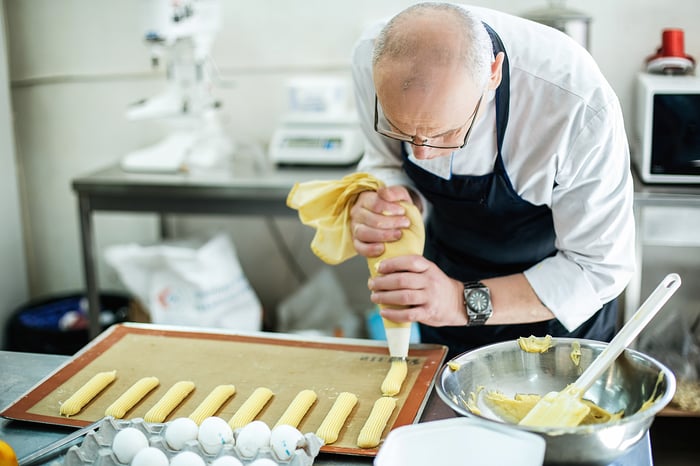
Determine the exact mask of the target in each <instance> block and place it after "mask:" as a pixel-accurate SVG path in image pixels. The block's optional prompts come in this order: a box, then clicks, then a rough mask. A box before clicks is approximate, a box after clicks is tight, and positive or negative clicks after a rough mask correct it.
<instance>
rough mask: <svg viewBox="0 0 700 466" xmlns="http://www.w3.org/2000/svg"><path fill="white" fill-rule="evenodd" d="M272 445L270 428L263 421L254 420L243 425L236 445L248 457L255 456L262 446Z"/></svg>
mask: <svg viewBox="0 0 700 466" xmlns="http://www.w3.org/2000/svg"><path fill="white" fill-rule="evenodd" d="M269 445H270V428H269V427H268V426H267V424H265V423H264V422H262V421H253V422H251V423H250V424H247V425H245V426H243V427H242V428H241V430H240V432H238V437H236V446H237V447H238V451H239V452H241V455H243V456H245V457H246V458H251V457H253V456H255V454H256V453H257V452H258V450H259V449H260V448H262V447H267V446H269Z"/></svg>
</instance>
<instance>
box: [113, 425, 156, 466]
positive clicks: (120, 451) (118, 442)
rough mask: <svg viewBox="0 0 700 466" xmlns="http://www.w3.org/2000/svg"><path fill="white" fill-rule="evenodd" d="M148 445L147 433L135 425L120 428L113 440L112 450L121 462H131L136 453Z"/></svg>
mask: <svg viewBox="0 0 700 466" xmlns="http://www.w3.org/2000/svg"><path fill="white" fill-rule="evenodd" d="M147 447H148V439H147V438H146V434H144V433H143V432H141V431H140V430H138V429H137V428H135V427H127V428H125V429H122V430H120V431H119V432H117V435H115V436H114V440H113V441H112V451H114V454H115V456H116V457H117V459H118V460H119V462H120V463H127V464H128V463H131V460H132V459H134V456H135V455H136V453H138V452H139V451H141V450H143V449H144V448H147Z"/></svg>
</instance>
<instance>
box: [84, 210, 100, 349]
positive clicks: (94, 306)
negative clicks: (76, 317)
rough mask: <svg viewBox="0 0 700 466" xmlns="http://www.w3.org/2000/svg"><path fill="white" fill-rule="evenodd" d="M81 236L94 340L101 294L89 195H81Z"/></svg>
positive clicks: (98, 318)
mask: <svg viewBox="0 0 700 466" xmlns="http://www.w3.org/2000/svg"><path fill="white" fill-rule="evenodd" d="M78 205H79V210H80V238H81V246H82V249H83V269H84V270H83V272H84V274H85V286H86V293H87V299H88V319H89V337H90V339H91V340H92V339H93V338H95V337H96V336H97V335H99V334H100V332H101V330H102V328H101V326H100V294H99V286H98V281H97V266H96V265H95V253H94V251H95V237H94V233H93V225H92V209H91V207H90V201H89V199H88V198H87V197H84V196H79V198H78Z"/></svg>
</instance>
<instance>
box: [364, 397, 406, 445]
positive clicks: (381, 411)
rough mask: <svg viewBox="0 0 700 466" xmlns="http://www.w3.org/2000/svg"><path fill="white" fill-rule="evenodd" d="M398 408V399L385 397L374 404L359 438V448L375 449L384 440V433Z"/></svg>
mask: <svg viewBox="0 0 700 466" xmlns="http://www.w3.org/2000/svg"><path fill="white" fill-rule="evenodd" d="M395 408H396V399H394V398H391V397H388V396H383V397H381V398H379V399H378V400H377V401H375V402H374V406H372V411H371V412H370V413H369V417H368V418H367V421H366V422H365V425H364V426H362V430H360V435H358V436H357V446H358V447H360V448H374V447H376V446H377V445H379V442H380V441H381V440H382V432H384V429H385V428H386V424H387V422H389V418H390V417H391V413H393V412H394V409H395Z"/></svg>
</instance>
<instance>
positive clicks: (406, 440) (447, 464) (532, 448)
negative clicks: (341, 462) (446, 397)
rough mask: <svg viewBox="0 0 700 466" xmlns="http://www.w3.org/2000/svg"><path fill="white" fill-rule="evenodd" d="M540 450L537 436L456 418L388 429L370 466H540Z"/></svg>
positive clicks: (541, 460) (540, 442)
mask: <svg viewBox="0 0 700 466" xmlns="http://www.w3.org/2000/svg"><path fill="white" fill-rule="evenodd" d="M544 450H545V442H544V439H543V438H542V437H540V436H539V435H535V434H531V433H529V432H524V431H521V430H518V429H513V428H509V427H507V426H505V425H504V426H502V427H501V426H499V425H490V424H486V423H481V422H479V421H478V420H475V419H469V418H466V417H459V418H453V419H445V420H440V421H431V422H423V423H420V424H411V425H407V426H402V427H398V428H396V429H394V430H392V431H391V432H390V433H389V435H388V436H387V438H386V440H385V441H384V444H383V445H382V446H381V448H380V449H379V452H378V453H377V456H376V458H375V459H374V466H425V465H430V464H435V465H440V466H458V465H459V466H462V465H465V464H473V465H479V466H503V465H508V466H542V463H543V461H544Z"/></svg>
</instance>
